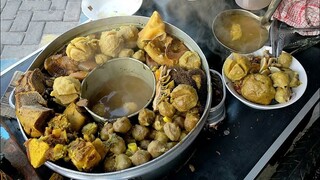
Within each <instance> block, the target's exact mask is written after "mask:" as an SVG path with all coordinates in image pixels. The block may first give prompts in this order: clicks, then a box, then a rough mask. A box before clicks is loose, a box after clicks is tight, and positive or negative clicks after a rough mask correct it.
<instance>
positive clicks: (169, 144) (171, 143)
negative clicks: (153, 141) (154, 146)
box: [166, 142, 178, 149]
mask: <svg viewBox="0 0 320 180" xmlns="http://www.w3.org/2000/svg"><path fill="white" fill-rule="evenodd" d="M177 144H178V142H167V143H166V148H167V149H171V148H173V147H174V146H175V145H177Z"/></svg>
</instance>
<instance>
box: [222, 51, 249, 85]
mask: <svg viewBox="0 0 320 180" xmlns="http://www.w3.org/2000/svg"><path fill="white" fill-rule="evenodd" d="M232 55H233V58H234V59H233V60H232V59H230V58H227V59H226V61H225V63H224V66H223V71H224V74H225V75H226V76H227V77H228V78H229V79H230V80H231V81H232V82H234V81H237V80H240V79H242V78H243V77H245V76H246V75H247V74H248V72H249V70H250V62H249V59H248V57H246V56H242V55H239V54H237V53H233V54H232Z"/></svg>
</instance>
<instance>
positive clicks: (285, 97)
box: [274, 87, 291, 103]
mask: <svg viewBox="0 0 320 180" xmlns="http://www.w3.org/2000/svg"><path fill="white" fill-rule="evenodd" d="M290 97H291V90H290V88H288V87H285V88H281V87H278V88H277V89H276V95H275V97H274V99H275V100H276V101H277V102H278V103H285V102H288V101H289V100H290Z"/></svg>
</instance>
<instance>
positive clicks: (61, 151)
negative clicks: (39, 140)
mask: <svg viewBox="0 0 320 180" xmlns="http://www.w3.org/2000/svg"><path fill="white" fill-rule="evenodd" d="M66 156H67V146H66V145H63V144H56V145H55V146H54V147H53V148H50V149H49V150H48V151H47V159H48V160H50V161H57V160H59V159H62V158H65V157H66Z"/></svg>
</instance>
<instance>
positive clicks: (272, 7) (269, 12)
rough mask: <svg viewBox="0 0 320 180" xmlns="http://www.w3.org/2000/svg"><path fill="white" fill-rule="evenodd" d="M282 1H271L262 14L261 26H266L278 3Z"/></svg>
mask: <svg viewBox="0 0 320 180" xmlns="http://www.w3.org/2000/svg"><path fill="white" fill-rule="evenodd" d="M281 1H282V0H272V1H271V3H270V5H269V7H268V10H267V12H266V13H265V14H264V16H263V17H262V19H261V25H262V26H264V25H265V24H267V23H268V22H269V21H270V19H271V16H272V15H273V13H274V12H275V11H276V9H277V7H278V6H279V4H280V2H281Z"/></svg>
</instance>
